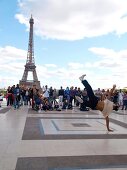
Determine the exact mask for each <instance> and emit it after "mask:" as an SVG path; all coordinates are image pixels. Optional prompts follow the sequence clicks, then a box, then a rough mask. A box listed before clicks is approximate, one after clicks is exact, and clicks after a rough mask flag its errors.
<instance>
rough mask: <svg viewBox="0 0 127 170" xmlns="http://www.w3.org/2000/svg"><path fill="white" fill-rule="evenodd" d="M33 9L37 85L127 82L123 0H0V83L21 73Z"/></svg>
mask: <svg viewBox="0 0 127 170" xmlns="http://www.w3.org/2000/svg"><path fill="white" fill-rule="evenodd" d="M8 4H9V5H8ZM31 14H32V16H33V18H34V57H35V65H36V66H37V75H38V79H39V81H40V82H41V86H43V85H48V86H49V87H50V86H52V87H53V88H54V87H55V88H60V86H61V85H62V86H63V87H64V88H66V87H67V86H69V87H70V86H77V87H81V88H83V85H82V84H81V82H80V81H79V79H78V77H79V76H81V75H82V74H84V73H86V74H87V79H88V81H89V82H90V84H91V85H92V87H93V88H94V89H97V88H98V87H100V88H101V89H102V88H110V87H111V86H112V85H113V84H116V85H117V88H123V87H127V76H126V73H127V66H126V64H127V1H126V0H121V1H119V0H112V1H111V0H73V1H72V0H67V1H65V0H59V1H58V0H13V1H11V3H10V1H9V0H6V1H5V0H0V87H8V86H9V85H13V84H17V83H19V80H21V78H22V75H23V71H24V65H25V63H26V58H27V50H28V40H29V19H30V17H31ZM28 79H31V75H29V76H28Z"/></svg>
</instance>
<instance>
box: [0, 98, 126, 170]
mask: <svg viewBox="0 0 127 170" xmlns="http://www.w3.org/2000/svg"><path fill="white" fill-rule="evenodd" d="M110 127H111V128H112V129H113V130H114V132H110V133H109V132H107V130H106V126H105V120H104V118H103V117H102V115H101V113H100V112H99V111H87V112H81V111H79V109H78V108H74V109H73V110H63V111H61V112H58V111H50V112H44V111H42V112H36V111H33V110H32V109H31V108H29V107H28V106H22V107H21V108H20V109H18V110H14V109H13V108H11V107H8V108H6V101H4V102H3V105H2V108H1V109H0V170H85V169H91V170H95V169H103V170H126V169H127V111H121V110H120V111H118V112H113V113H112V114H111V115H110Z"/></svg>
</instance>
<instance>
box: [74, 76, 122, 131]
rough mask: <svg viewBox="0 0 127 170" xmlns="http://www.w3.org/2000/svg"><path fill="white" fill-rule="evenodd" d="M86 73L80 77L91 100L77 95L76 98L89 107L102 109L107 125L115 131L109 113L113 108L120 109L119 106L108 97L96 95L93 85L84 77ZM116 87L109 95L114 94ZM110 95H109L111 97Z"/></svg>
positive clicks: (114, 86)
mask: <svg viewBox="0 0 127 170" xmlns="http://www.w3.org/2000/svg"><path fill="white" fill-rule="evenodd" d="M85 76H86V75H82V76H81V77H79V79H80V80H81V82H82V84H83V85H84V86H85V89H86V91H87V95H88V98H89V100H84V101H83V100H82V99H81V98H80V97H79V96H76V99H77V100H78V101H79V102H80V103H84V105H86V106H87V107H89V108H91V109H92V110H94V109H96V110H99V111H101V113H102V114H103V116H104V118H105V120H106V127H107V130H108V131H113V130H111V129H110V128H109V114H110V113H111V112H112V111H113V110H116V111H117V110H118V108H119V106H118V105H115V104H114V103H113V102H111V101H110V100H108V99H105V100H100V99H99V98H98V97H97V96H95V94H94V92H93V89H92V87H91V86H90V84H89V83H88V81H87V80H84V77H85ZM115 88H116V85H113V88H112V89H111V90H110V91H109V94H108V95H109V96H111V95H113V92H114V90H115ZM109 96H108V97H109Z"/></svg>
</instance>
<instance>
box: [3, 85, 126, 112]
mask: <svg viewBox="0 0 127 170" xmlns="http://www.w3.org/2000/svg"><path fill="white" fill-rule="evenodd" d="M94 94H95V95H96V96H97V97H98V99H100V100H104V99H106V98H108V99H109V100H111V101H113V102H114V103H115V104H116V103H117V104H119V106H120V108H121V109H122V110H124V109H125V110H126V109H127V92H123V91H122V90H121V89H120V90H115V91H114V92H113V95H112V96H110V98H109V96H108V94H109V89H108V90H104V89H102V90H101V89H100V88H98V89H97V90H95V91H94ZM76 96H79V97H81V98H82V99H83V100H86V101H88V100H89V97H88V95H87V91H86V88H84V89H83V90H81V89H80V88H79V87H73V86H72V87H70V88H69V87H66V88H65V89H64V88H63V87H62V86H61V87H60V89H55V88H52V87H50V88H48V86H47V85H45V86H43V88H42V89H41V90H39V89H37V88H36V85H34V86H33V87H32V88H26V87H23V86H21V87H20V86H19V84H17V85H16V86H15V85H13V86H12V87H10V86H9V87H8V89H7V93H6V99H7V106H13V107H14V109H18V108H19V107H20V106H22V105H30V106H31V107H32V109H34V110H45V111H46V110H53V109H56V110H61V109H72V108H73V107H74V106H77V107H79V108H80V110H82V111H86V110H88V109H89V108H88V107H86V106H85V105H82V104H81V103H79V101H78V100H76ZM0 105H1V103H0Z"/></svg>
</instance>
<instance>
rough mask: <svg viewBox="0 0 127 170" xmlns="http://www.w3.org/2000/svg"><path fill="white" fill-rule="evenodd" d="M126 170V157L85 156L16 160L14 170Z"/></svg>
mask: <svg viewBox="0 0 127 170" xmlns="http://www.w3.org/2000/svg"><path fill="white" fill-rule="evenodd" d="M123 167H124V168H127V155H86V156H59V157H56V156H54V157H24V158H18V160H17V164H16V168H15V170H78V169H100V168H123Z"/></svg>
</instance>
